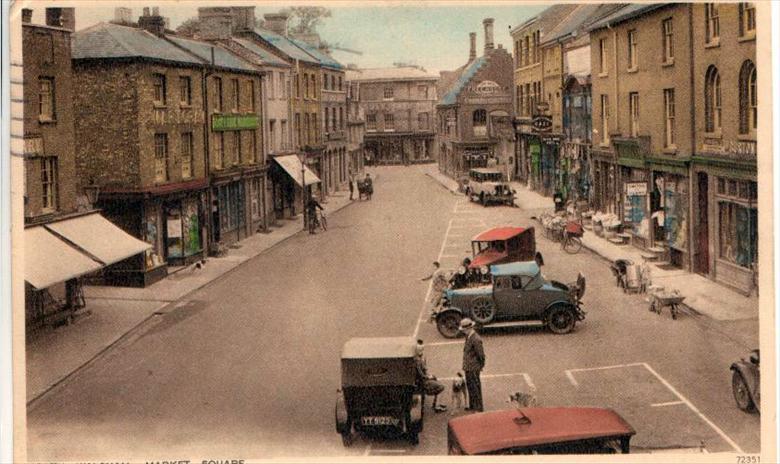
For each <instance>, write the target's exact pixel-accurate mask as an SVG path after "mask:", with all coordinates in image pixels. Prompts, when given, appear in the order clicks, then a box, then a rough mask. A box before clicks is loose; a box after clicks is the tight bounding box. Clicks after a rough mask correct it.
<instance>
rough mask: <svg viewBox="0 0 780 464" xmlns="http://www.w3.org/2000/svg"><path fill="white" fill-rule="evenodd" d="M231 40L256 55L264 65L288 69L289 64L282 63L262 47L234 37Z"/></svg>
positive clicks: (281, 60) (282, 61)
mask: <svg viewBox="0 0 780 464" xmlns="http://www.w3.org/2000/svg"><path fill="white" fill-rule="evenodd" d="M233 40H234V41H235V42H237V43H238V44H239V45H241V46H242V47H244V48H246V49H247V50H249V51H250V52H252V53H254V54H255V55H257V56H258V57H259V58H260V59H261V60H262V61H263V62H264V63H267V64H269V65H272V66H286V67H289V66H290V64H289V63H287V62H286V61H284V60H283V59H281V58H279V57H278V56H276V55H274V54H273V53H271V52H269V51H268V50H266V49H264V48H263V47H261V46H259V45H257V44H256V43H254V42H252V41H251V40H248V39H242V38H238V37H234V38H233Z"/></svg>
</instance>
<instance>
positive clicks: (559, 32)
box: [542, 3, 601, 44]
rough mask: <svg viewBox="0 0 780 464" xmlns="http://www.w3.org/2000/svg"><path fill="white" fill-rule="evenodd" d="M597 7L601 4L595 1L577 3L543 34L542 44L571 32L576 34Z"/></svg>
mask: <svg viewBox="0 0 780 464" xmlns="http://www.w3.org/2000/svg"><path fill="white" fill-rule="evenodd" d="M599 7H601V5H600V4H597V3H589V4H585V5H577V8H575V9H574V10H572V12H571V13H570V14H569V16H567V17H566V18H565V19H564V20H563V21H561V22H560V23H558V25H556V26H555V27H554V28H553V29H551V30H550V31H549V32H548V33H546V34H544V40H543V41H542V44H545V43H549V42H552V41H555V40H558V39H561V38H564V37H566V36H569V35H572V34H573V35H575V36H576V34H577V33H578V32H579V29H580V27H581V26H582V25H583V24H585V23H586V22H587V21H588V20H589V18H590V17H591V15H592V14H593V13H595V12H596V11H597V10H598V9H599Z"/></svg>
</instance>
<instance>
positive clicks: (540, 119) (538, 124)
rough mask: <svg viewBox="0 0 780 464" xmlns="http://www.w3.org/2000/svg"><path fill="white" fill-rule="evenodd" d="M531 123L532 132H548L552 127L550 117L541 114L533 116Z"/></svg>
mask: <svg viewBox="0 0 780 464" xmlns="http://www.w3.org/2000/svg"><path fill="white" fill-rule="evenodd" d="M531 125H532V126H533V128H534V132H549V131H550V129H552V118H551V117H550V116H543V115H538V116H534V119H533V121H532V122H531Z"/></svg>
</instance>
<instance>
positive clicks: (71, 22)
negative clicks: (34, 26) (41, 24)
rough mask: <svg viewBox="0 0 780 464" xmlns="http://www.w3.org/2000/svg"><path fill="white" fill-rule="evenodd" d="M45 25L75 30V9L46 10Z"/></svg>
mask: <svg viewBox="0 0 780 464" xmlns="http://www.w3.org/2000/svg"><path fill="white" fill-rule="evenodd" d="M46 25H47V26H54V27H62V28H65V29H70V30H71V31H75V30H76V10H75V8H59V7H56V8H46Z"/></svg>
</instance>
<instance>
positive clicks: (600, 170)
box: [591, 147, 618, 214]
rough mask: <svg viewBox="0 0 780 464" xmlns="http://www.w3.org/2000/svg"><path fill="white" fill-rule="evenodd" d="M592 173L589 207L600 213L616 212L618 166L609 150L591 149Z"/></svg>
mask: <svg viewBox="0 0 780 464" xmlns="http://www.w3.org/2000/svg"><path fill="white" fill-rule="evenodd" d="M591 163H592V164H591V165H592V173H593V176H592V177H593V180H592V182H593V199H592V203H591V208H592V209H593V210H594V211H599V212H602V213H609V214H616V213H617V177H618V167H617V165H616V164H615V155H614V154H613V153H612V152H610V151H605V150H601V149H598V148H596V147H594V148H593V150H592V151H591Z"/></svg>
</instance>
